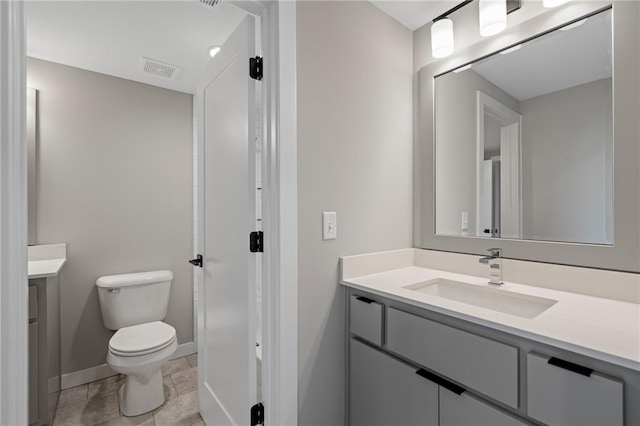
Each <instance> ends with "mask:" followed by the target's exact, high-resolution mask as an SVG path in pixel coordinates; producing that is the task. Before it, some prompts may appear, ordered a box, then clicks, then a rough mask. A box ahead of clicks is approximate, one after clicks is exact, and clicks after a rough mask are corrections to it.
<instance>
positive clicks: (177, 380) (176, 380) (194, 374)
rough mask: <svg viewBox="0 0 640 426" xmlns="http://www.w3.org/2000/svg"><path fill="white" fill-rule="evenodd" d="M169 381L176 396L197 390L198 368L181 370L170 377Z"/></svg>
mask: <svg viewBox="0 0 640 426" xmlns="http://www.w3.org/2000/svg"><path fill="white" fill-rule="evenodd" d="M171 381H172V382H173V385H174V386H175V388H176V392H178V395H184V394H185V393H189V392H193V391H196V390H198V367H194V368H190V369H188V370H182V371H179V372H177V373H175V374H172V375H171Z"/></svg>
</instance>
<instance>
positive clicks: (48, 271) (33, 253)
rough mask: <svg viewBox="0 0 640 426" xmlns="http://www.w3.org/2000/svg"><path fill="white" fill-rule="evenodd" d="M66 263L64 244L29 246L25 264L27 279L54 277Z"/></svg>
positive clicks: (65, 246)
mask: <svg viewBox="0 0 640 426" xmlns="http://www.w3.org/2000/svg"><path fill="white" fill-rule="evenodd" d="M66 261H67V245H66V244H43V245H36V246H29V247H28V262H27V273H28V275H29V279H34V278H50V277H56V276H58V274H59V273H60V270H61V269H62V267H63V266H64V264H65V262H66Z"/></svg>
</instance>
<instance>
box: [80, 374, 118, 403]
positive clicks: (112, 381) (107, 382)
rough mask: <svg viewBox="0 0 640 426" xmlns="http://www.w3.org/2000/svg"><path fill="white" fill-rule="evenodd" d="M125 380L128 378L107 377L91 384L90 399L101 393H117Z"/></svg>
mask: <svg viewBox="0 0 640 426" xmlns="http://www.w3.org/2000/svg"><path fill="white" fill-rule="evenodd" d="M125 379H126V376H123V375H122V374H118V375H116V376H111V377H107V378H106V379H102V380H98V381H95V382H91V383H89V398H91V397H92V396H94V395H96V394H99V393H107V392H113V391H117V390H118V389H120V386H122V385H123V384H124V381H125Z"/></svg>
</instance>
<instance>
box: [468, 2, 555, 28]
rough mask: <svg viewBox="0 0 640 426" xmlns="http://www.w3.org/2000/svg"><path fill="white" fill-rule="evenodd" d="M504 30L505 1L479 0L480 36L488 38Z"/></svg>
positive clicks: (505, 19)
mask: <svg viewBox="0 0 640 426" xmlns="http://www.w3.org/2000/svg"><path fill="white" fill-rule="evenodd" d="M556 1H557V0H556ZM505 28H507V1H506V0H480V35H482V36H483V37H489V36H492V35H496V34H498V33H499V32H500V31H502V30H504V29H505Z"/></svg>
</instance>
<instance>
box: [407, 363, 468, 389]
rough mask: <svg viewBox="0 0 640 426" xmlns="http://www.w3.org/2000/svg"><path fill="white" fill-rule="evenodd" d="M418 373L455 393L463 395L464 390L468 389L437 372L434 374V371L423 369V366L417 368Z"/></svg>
mask: <svg viewBox="0 0 640 426" xmlns="http://www.w3.org/2000/svg"><path fill="white" fill-rule="evenodd" d="M416 374H417V375H418V376H421V377H424V378H425V379H427V380H429V381H431V382H433V383H435V384H436V385H439V386H442V387H443V388H445V389H447V390H450V391H451V392H453V393H455V394H456V395H462V392H464V391H465V390H466V389H465V388H463V387H462V386H458V385H456V384H455V383H451V382H450V381H448V380H447V379H444V378H442V377H440V376H438V375H437V374H433V373H432V372H430V371H427V370H425V369H422V368H421V369H419V370H417V371H416Z"/></svg>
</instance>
